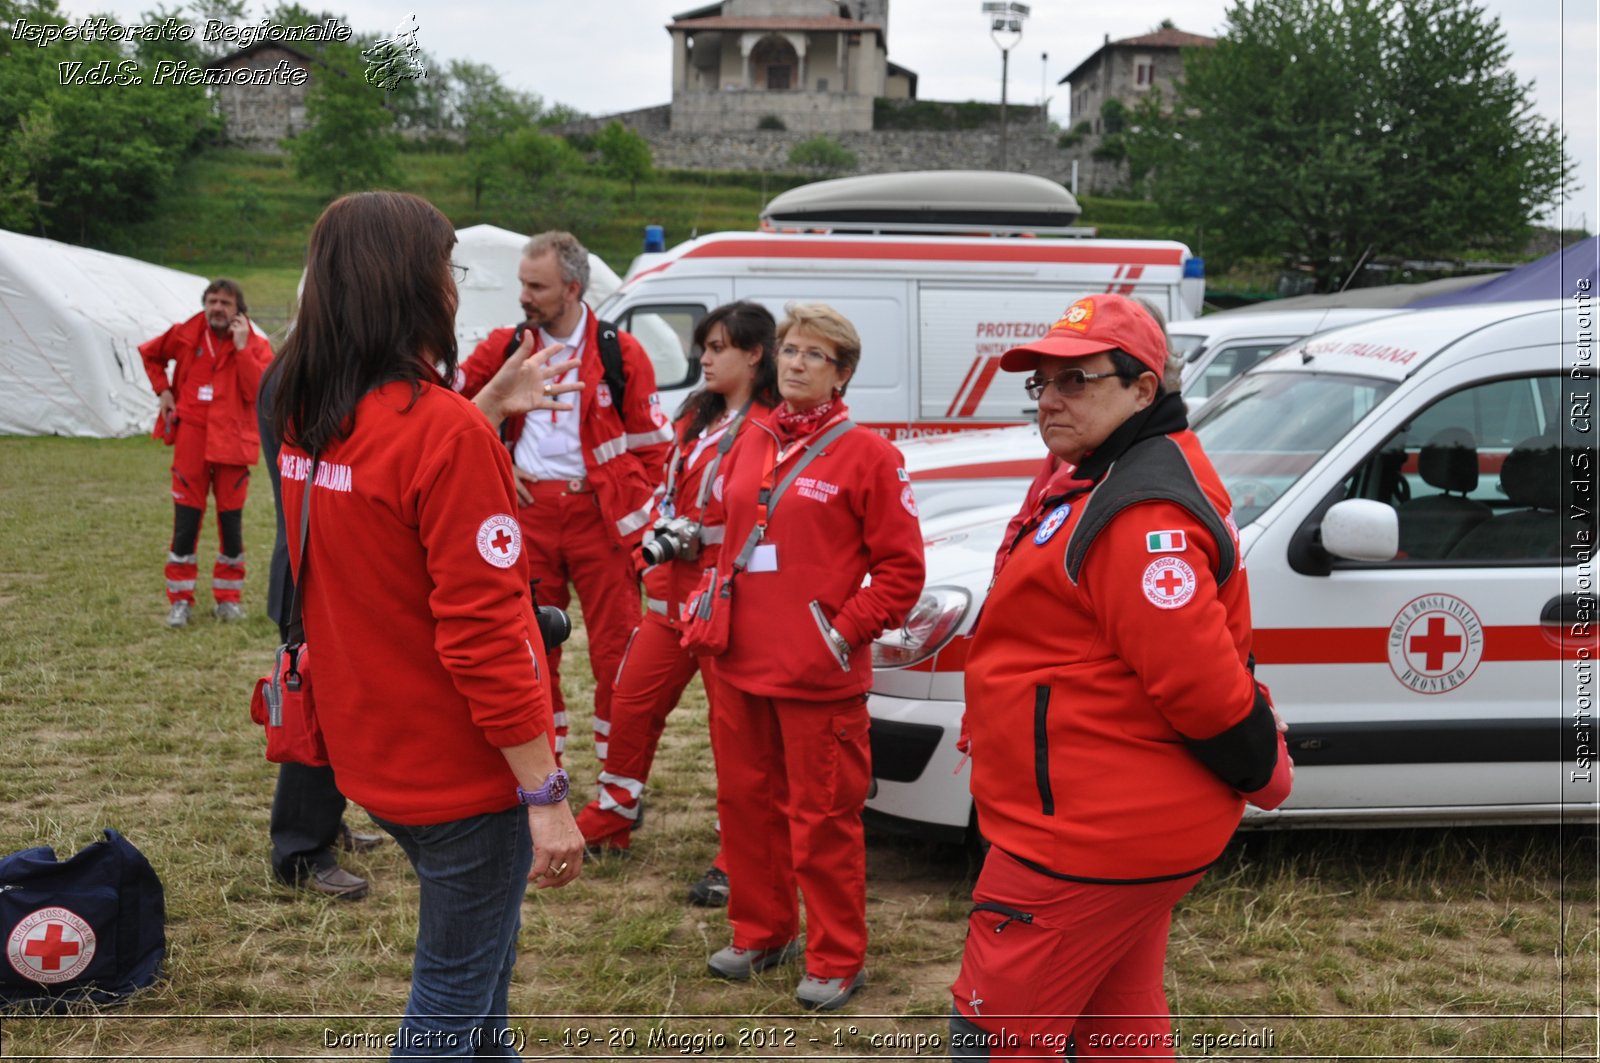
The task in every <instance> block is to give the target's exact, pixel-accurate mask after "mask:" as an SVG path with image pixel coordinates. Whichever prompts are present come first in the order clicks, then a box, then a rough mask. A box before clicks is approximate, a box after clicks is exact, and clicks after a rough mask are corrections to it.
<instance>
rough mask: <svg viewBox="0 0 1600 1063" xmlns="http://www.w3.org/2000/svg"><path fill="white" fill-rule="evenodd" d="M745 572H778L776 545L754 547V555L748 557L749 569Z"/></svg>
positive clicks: (767, 544)
mask: <svg viewBox="0 0 1600 1063" xmlns="http://www.w3.org/2000/svg"><path fill="white" fill-rule="evenodd" d="M745 571H746V572H776V571H778V546H777V544H776V543H762V544H761V545H760V546H758V547H756V549H755V553H753V554H751V555H750V567H749V568H747V569H746V570H745Z"/></svg>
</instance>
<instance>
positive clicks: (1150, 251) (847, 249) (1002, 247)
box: [682, 239, 1183, 266]
mask: <svg viewBox="0 0 1600 1063" xmlns="http://www.w3.org/2000/svg"><path fill="white" fill-rule="evenodd" d="M682 257H683V258H844V259H883V258H890V259H893V258H902V259H925V260H928V261H934V262H1082V263H1088V264H1090V265H1103V266H1115V265H1122V264H1125V263H1136V264H1140V265H1146V266H1181V265H1183V251H1182V250H1181V249H1179V248H1176V247H1172V248H1149V247H1123V246H1112V247H1105V246H1099V247H1088V246H1084V245H1081V244H1078V245H1074V244H1073V243H1071V242H1070V241H1065V240H1063V241H1053V240H1051V241H1045V240H1005V241H998V242H996V243H995V244H992V245H988V244H902V243H890V242H882V243H843V242H840V241H836V240H827V239H817V240H804V241H801V240H794V241H789V240H771V241H768V240H718V241H716V242H715V243H710V244H706V245H704V246H702V247H696V248H691V249H690V250H688V251H685V252H684V253H683V255H682Z"/></svg>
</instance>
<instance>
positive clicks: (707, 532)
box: [700, 524, 727, 546]
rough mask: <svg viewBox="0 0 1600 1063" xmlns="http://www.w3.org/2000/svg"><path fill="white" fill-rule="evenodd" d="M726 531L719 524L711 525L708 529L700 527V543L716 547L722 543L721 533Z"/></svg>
mask: <svg viewBox="0 0 1600 1063" xmlns="http://www.w3.org/2000/svg"><path fill="white" fill-rule="evenodd" d="M726 530H727V529H726V528H724V527H723V526H722V525H721V524H713V525H711V526H710V527H709V528H708V527H703V526H702V527H701V529H700V541H701V542H702V543H704V544H706V545H707V546H717V545H720V544H721V542H722V533H723V532H724V531H726Z"/></svg>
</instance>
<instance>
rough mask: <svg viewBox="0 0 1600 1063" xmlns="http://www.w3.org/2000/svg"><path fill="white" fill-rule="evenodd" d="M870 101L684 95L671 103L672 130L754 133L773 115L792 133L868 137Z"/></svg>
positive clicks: (745, 93)
mask: <svg viewBox="0 0 1600 1063" xmlns="http://www.w3.org/2000/svg"><path fill="white" fill-rule="evenodd" d="M872 100H873V97H871V96H862V95H859V94H857V93H853V92H762V91H757V90H734V91H728V92H702V93H685V94H683V95H682V96H679V97H678V98H677V99H676V100H674V101H673V103H672V128H673V130H674V131H676V132H680V133H716V132H720V131H723V130H729V129H734V130H743V129H755V128H756V126H757V125H758V124H759V123H760V121H761V119H763V118H765V117H767V116H769V115H770V116H772V117H775V118H777V119H779V120H780V121H782V122H783V124H784V128H785V129H787V130H788V131H789V132H794V133H809V134H816V133H835V132H840V131H852V132H868V131H870V130H871V129H872Z"/></svg>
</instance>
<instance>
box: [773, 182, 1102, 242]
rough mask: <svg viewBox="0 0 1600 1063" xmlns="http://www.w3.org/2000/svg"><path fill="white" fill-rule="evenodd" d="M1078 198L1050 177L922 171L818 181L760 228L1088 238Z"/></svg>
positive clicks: (784, 201)
mask: <svg viewBox="0 0 1600 1063" xmlns="http://www.w3.org/2000/svg"><path fill="white" fill-rule="evenodd" d="M1080 213H1081V210H1080V208H1079V206H1078V200H1077V198H1076V197H1074V196H1073V194H1072V193H1071V192H1069V191H1067V190H1066V189H1065V188H1063V187H1062V186H1061V185H1059V184H1056V183H1055V182H1054V181H1051V180H1049V179H1048V178H1044V177H1036V176H1034V175H1032V174H1025V173H1002V172H997V171H991V170H918V171H913V172H910V173H883V174H867V175H864V176H861V177H841V178H838V179H836V180H832V181H817V182H814V183H812V184H808V185H801V186H800V187H799V188H791V189H790V190H789V191H787V192H783V193H781V194H779V195H777V196H775V197H773V199H772V202H770V203H768V204H767V206H766V209H765V210H763V211H762V212H761V228H762V229H765V230H768V231H773V230H778V231H782V230H795V229H801V230H828V231H833V232H840V231H851V232H878V233H893V232H941V233H951V232H984V233H1022V232H1028V233H1041V232H1049V233H1052V234H1061V235H1072V236H1089V235H1093V230H1090V229H1073V228H1071V226H1072V223H1073V222H1075V221H1077V220H1078V215H1079V214H1080Z"/></svg>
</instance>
